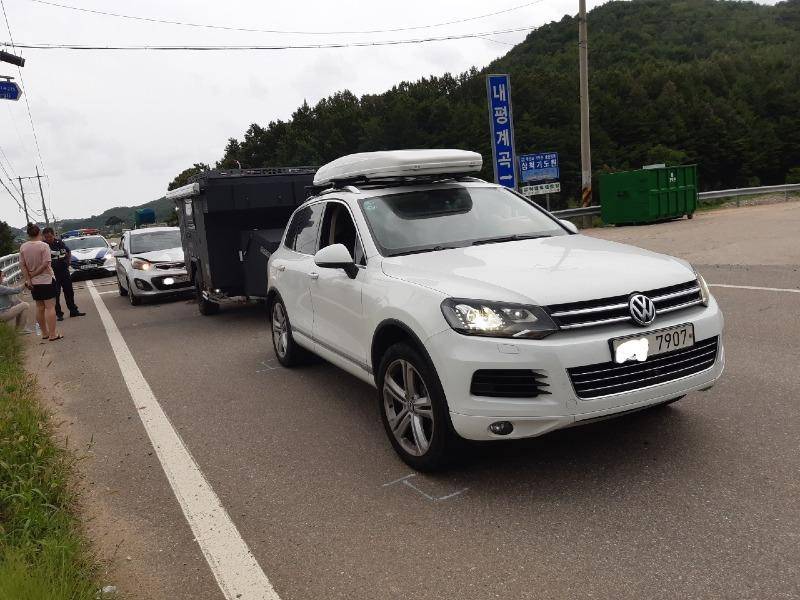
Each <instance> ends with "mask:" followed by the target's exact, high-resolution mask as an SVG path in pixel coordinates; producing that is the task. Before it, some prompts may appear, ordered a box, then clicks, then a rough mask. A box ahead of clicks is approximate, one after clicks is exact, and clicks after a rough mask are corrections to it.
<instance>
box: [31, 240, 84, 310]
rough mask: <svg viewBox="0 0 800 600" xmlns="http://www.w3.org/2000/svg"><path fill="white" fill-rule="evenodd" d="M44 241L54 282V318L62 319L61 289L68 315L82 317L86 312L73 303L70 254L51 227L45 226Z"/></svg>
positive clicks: (73, 293) (73, 292)
mask: <svg viewBox="0 0 800 600" xmlns="http://www.w3.org/2000/svg"><path fill="white" fill-rule="evenodd" d="M42 233H43V234H44V241H45V242H47V245H48V246H50V264H51V265H52V267H53V273H54V275H55V283H56V318H57V319H58V320H59V321H63V320H64V311H63V310H62V309H61V290H64V300H66V302H67V308H68V309H69V316H70V317H82V316H83V315H85V314H86V313H83V312H81V311H79V310H78V307H77V306H76V305H75V291H74V290H73V289H72V278H71V277H70V276H69V261H70V258H71V254H70V251H69V248H67V245H66V244H65V243H64V242H63V241H61V240H60V239H58V238H56V236H55V233H54V232H53V228H52V227H45V228H44V231H43V232H42Z"/></svg>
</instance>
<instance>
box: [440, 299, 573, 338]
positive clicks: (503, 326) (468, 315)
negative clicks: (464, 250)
mask: <svg viewBox="0 0 800 600" xmlns="http://www.w3.org/2000/svg"><path fill="white" fill-rule="evenodd" d="M442 314H443V315H444V318H445V319H446V320H447V323H448V324H449V325H450V327H452V328H453V329H454V330H456V331H457V332H458V333H461V334H464V335H480V336H486V337H502V338H521V339H531V338H532V339H541V338H543V337H546V336H548V335H550V334H551V333H555V332H556V331H558V326H557V325H556V324H555V323H554V322H553V320H552V319H551V318H550V315H548V314H547V312H546V311H545V310H544V309H543V308H542V307H541V306H531V305H526V304H511V303H507V302H488V301H484V300H465V299H463V298H447V299H446V300H445V301H444V302H442Z"/></svg>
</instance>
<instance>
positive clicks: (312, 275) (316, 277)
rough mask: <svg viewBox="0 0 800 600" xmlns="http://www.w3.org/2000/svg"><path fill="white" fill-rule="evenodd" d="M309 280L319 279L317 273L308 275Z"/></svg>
mask: <svg viewBox="0 0 800 600" xmlns="http://www.w3.org/2000/svg"><path fill="white" fill-rule="evenodd" d="M308 276H309V277H311V279H319V273H309V274H308Z"/></svg>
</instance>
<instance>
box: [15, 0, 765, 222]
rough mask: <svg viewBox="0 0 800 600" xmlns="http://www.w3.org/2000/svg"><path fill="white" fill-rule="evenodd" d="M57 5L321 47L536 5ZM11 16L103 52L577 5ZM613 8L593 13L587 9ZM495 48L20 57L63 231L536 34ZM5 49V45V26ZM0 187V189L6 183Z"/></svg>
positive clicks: (25, 167) (409, 35) (437, 11)
mask: <svg viewBox="0 0 800 600" xmlns="http://www.w3.org/2000/svg"><path fill="white" fill-rule="evenodd" d="M52 1H53V2H56V3H58V4H66V5H71V6H79V7H81V8H90V9H96V10H103V11H111V12H117V13H124V14H130V15H136V16H142V17H150V18H157V19H167V20H172V21H189V22H194V23H210V24H215V25H224V26H233V27H245V28H258V29H272V30H292V31H297V30H302V31H319V32H330V31H364V30H375V29H391V28H401V27H415V26H420V25H427V24H434V23H441V22H445V21H452V20H456V19H464V18H469V17H474V16H479V15H483V14H486V13H488V12H492V11H500V10H504V9H508V8H513V7H515V6H520V5H522V4H526V0H497V1H495V2H485V1H478V0H439V1H437V2H431V1H430V0H403V1H401V2H397V1H393V2H388V1H386V0H377V1H374V2H363V1H361V2H359V1H356V0H339V1H338V2H331V1H330V0H304V1H303V2H275V1H272V2H265V1H263V0H261V1H259V0H225V1H224V2H219V1H213V2H212V1H210V0H166V1H164V0H160V1H157V0H137V1H136V2H132V1H128V2H124V1H120V0H116V1H109V0H52ZM528 1H530V0H528ZM3 2H4V3H5V8H6V12H7V16H8V21H9V25H10V27H11V34H12V35H13V37H14V41H15V42H17V43H74V44H96V45H131V44H147V45H152V44H162V45H183V44H195V45H197V44H202V45H209V44H213V45H228V44H235V45H242V44H258V45H264V44H267V45H271V44H310V43H326V42H328V43H330V42H346V41H361V40H396V39H413V38H420V37H429V36H444V35H450V34H458V33H472V32H489V31H496V30H502V29H510V28H516V27H524V26H532V27H533V26H538V25H541V24H543V23H547V22H549V21H553V20H558V19H560V18H561V17H562V16H563V15H564V14H574V13H575V12H577V0H540V1H539V2H536V3H535V4H532V5H530V6H527V7H524V8H521V9H519V10H515V11H511V12H507V13H505V14H500V15H496V16H493V17H488V18H484V19H479V20H473V21H470V22H467V23H461V24H457V25H449V26H443V27H437V28H433V29H420V30H413V31H402V32H391V33H376V34H370V35H355V34H335V35H334V34H331V35H320V36H316V35H280V34H273V33H243V32H232V31H219V30H211V29H198V28H190V27H182V26H177V25H167V24H159V23H150V22H141V21H132V20H125V19H119V18H114V17H108V16H101V15H95V14H88V13H84V12H76V11H72V10H65V9H63V8H57V7H53V6H46V5H43V4H40V3H36V2H34V1H33V0H3ZM602 3H603V2H602V0H589V1H588V7H589V9H591V8H593V7H594V6H597V5H599V4H602ZM767 3H769V4H774V3H775V2H774V1H770V2H767ZM576 35H577V33H576ZM492 37H493V39H495V40H497V42H494V41H490V40H487V39H471V40H470V39H467V40H454V41H440V42H432V43H427V44H414V45H407V46H384V47H373V48H347V49H326V50H284V51H272V52H269V51H246V52H242V51H239V52H152V51H148V52H75V51H65V50H48V51H44V50H24V51H20V53H21V54H23V55H24V56H25V58H26V59H27V61H28V62H27V64H26V66H25V67H24V68H23V69H22V75H23V78H24V83H25V87H26V92H27V99H28V102H29V103H30V108H31V112H32V114H33V120H34V125H35V127H36V133H37V136H38V140H39V146H40V148H41V155H42V160H43V163H44V171H45V172H46V173H47V175H48V181H47V182H46V183H45V186H44V191H45V196H47V198H48V205H49V206H50V207H52V212H53V213H55V215H56V216H57V217H58V218H67V217H86V216H90V215H92V214H98V213H100V212H102V211H103V210H105V209H107V208H110V207H112V206H122V205H127V206H130V205H136V204H142V203H144V202H148V201H150V200H154V199H156V198H158V197H160V196H162V195H163V193H164V191H165V190H166V186H167V184H168V183H169V181H170V180H171V179H172V178H173V177H174V176H175V175H176V174H177V173H178V172H180V171H181V170H183V169H184V168H186V167H188V166H191V164H192V163H194V162H206V163H213V162H214V161H216V160H217V159H219V158H220V157H221V156H222V152H223V149H224V147H225V144H226V142H227V140H228V138H230V137H237V138H240V137H241V136H242V135H243V133H244V131H245V130H246V129H247V127H248V126H249V125H250V124H251V123H254V122H256V123H260V124H264V125H266V124H267V123H268V122H269V121H271V120H275V119H287V118H289V117H290V115H291V113H292V112H293V111H294V110H295V109H296V108H297V107H298V106H299V105H300V104H301V103H302V102H303V100H308V102H309V103H312V104H313V103H315V102H316V101H318V100H319V99H321V98H323V97H325V96H327V95H329V94H331V93H333V92H336V91H337V90H341V89H345V88H346V89H349V90H351V91H353V92H354V93H356V94H358V95H360V94H364V93H375V92H381V91H383V90H386V89H387V88H389V87H391V86H392V85H393V84H395V83H397V82H399V81H402V80H415V79H418V78H420V77H423V76H426V75H430V74H442V73H445V72H452V73H458V72H461V71H464V70H466V69H468V68H469V67H471V66H473V65H476V66H478V67H481V66H484V65H486V64H487V63H489V62H490V61H491V60H493V59H494V58H496V57H498V56H501V55H503V54H505V53H506V52H507V51H508V50H509V48H510V46H508V45H506V44H513V43H518V42H519V41H521V40H522V39H524V37H525V32H520V33H506V34H502V35H495V36H492ZM0 40H2V41H6V40H8V31H7V30H6V27H5V23H4V22H3V21H2V20H0ZM498 42H503V43H498ZM590 42H591V31H590ZM590 60H591V54H590ZM4 74H5V75H12V76H15V77H16V78H17V81H18V82H19V77H18V73H17V72H16V68H14V67H12V66H11V65H8V64H4V63H0V75H4ZM0 104H2V105H3V106H0V148H2V150H3V151H4V153H5V156H6V157H7V159H8V160H7V161H6V160H5V158H4V157H3V155H2V154H0V163H1V164H2V165H3V166H4V167H5V169H6V170H7V171H8V172H9V174H10V175H11V176H12V177H16V176H18V175H22V176H23V177H24V176H30V175H34V174H35V166H36V165H37V164H39V160H38V156H37V153H36V149H35V145H34V141H33V136H32V133H31V126H30V123H29V121H28V114H27V110H26V106H25V101H24V100H20V101H19V102H11V101H5V100H0ZM9 163H10V164H9ZM40 168H41V165H40ZM0 177H3V178H4V179H5V175H4V174H3V173H2V171H0ZM6 183H8V182H7V180H6ZM25 192H26V196H27V197H28V199H29V203H31V204H33V205H34V206H35V207H36V208H38V209H40V208H41V206H40V205H41V200H40V198H39V193H38V187H37V185H36V181H35V180H28V181H27V182H25ZM0 220H5V221H7V222H9V223H11V224H12V225H16V226H22V225H24V221H25V219H24V216H23V215H22V214H21V213H20V211H19V210H18V209H17V206H16V205H15V203H14V201H13V200H12V199H11V198H10V197H9V195H8V194H7V193H6V191H5V190H4V189H2V187H0Z"/></svg>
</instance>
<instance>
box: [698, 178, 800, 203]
mask: <svg viewBox="0 0 800 600" xmlns="http://www.w3.org/2000/svg"><path fill="white" fill-rule="evenodd" d="M789 192H800V183H787V184H785V185H764V186H761V187H751V188H737V189H733V190H717V191H714V192H700V193H699V194H697V197H698V198H699V200H700V201H701V202H702V201H703V200H715V199H717V198H736V197H737V196H759V195H762V194H788V193H789Z"/></svg>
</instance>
